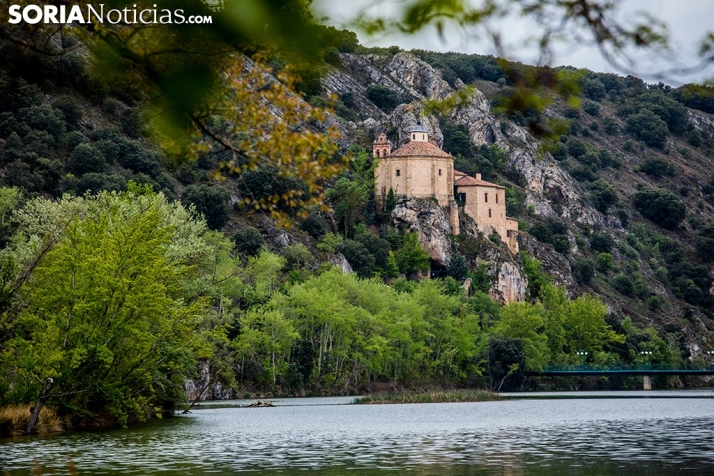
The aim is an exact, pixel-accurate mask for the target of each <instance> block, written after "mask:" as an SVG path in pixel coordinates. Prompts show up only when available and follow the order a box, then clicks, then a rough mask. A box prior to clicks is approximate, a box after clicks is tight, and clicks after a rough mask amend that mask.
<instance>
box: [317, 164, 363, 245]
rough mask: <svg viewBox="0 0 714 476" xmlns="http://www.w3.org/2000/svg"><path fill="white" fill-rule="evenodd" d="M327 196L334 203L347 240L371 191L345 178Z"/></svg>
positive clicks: (329, 190)
mask: <svg viewBox="0 0 714 476" xmlns="http://www.w3.org/2000/svg"><path fill="white" fill-rule="evenodd" d="M325 196H326V197H327V198H328V199H329V200H330V201H331V202H332V203H333V208H334V210H335V215H336V216H337V219H338V220H339V221H340V222H342V228H343V229H344V233H345V238H346V237H348V236H349V231H350V229H351V228H352V227H353V226H354V225H355V222H356V220H357V219H358V218H359V217H360V216H361V212H362V210H363V209H364V206H365V205H366V204H367V199H368V198H369V190H368V189H367V188H366V187H364V186H363V185H362V184H359V183H357V182H356V181H351V180H349V179H347V178H344V177H343V178H341V179H339V180H338V181H337V182H336V183H335V185H334V187H332V188H330V189H328V190H327V192H326V194H325Z"/></svg>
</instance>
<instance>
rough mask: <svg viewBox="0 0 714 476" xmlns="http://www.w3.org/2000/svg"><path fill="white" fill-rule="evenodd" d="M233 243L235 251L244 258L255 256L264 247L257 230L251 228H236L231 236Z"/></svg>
mask: <svg viewBox="0 0 714 476" xmlns="http://www.w3.org/2000/svg"><path fill="white" fill-rule="evenodd" d="M233 242H234V243H235V244H236V249H237V250H238V251H239V252H240V253H243V254H244V255H246V256H257V255H258V254H260V250H261V249H262V248H263V246H264V245H265V242H264V241H263V237H262V236H261V234H260V232H259V231H258V229H257V228H253V227H252V226H246V227H242V228H238V230H236V232H235V234H234V235H233Z"/></svg>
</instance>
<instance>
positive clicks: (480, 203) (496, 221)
mask: <svg viewBox="0 0 714 476" xmlns="http://www.w3.org/2000/svg"><path fill="white" fill-rule="evenodd" d="M409 135H410V141H409V142H408V143H407V144H405V145H404V146H402V147H400V148H399V149H397V150H395V151H392V144H391V143H390V142H389V141H388V140H387V136H386V135H385V134H384V133H382V134H379V137H377V140H376V141H374V144H373V145H372V155H373V156H374V157H375V158H378V159H380V161H379V165H378V166H377V169H376V170H375V172H374V173H375V196H376V198H377V201H378V203H380V204H381V205H383V204H384V201H385V199H386V197H387V194H388V193H389V190H390V189H391V190H392V191H393V192H394V195H395V196H396V197H404V198H422V199H435V200H436V201H437V202H438V204H439V205H440V206H442V207H448V208H449V222H450V225H451V229H452V231H453V234H454V235H458V234H459V231H460V230H459V211H462V212H463V213H466V215H468V216H470V217H471V218H473V220H474V221H475V222H476V225H477V226H478V229H479V231H481V232H482V233H485V234H490V233H491V232H493V231H495V232H496V233H498V234H499V236H500V237H501V240H503V241H504V242H505V243H506V244H507V245H508V248H509V249H510V250H511V251H512V252H514V253H517V252H518V241H517V240H516V235H517V232H518V221H517V220H516V219H514V218H509V217H507V216H506V189H505V187H502V186H500V185H496V184H495V183H491V182H487V181H485V180H482V179H481V174H476V177H470V176H468V175H466V174H465V173H463V172H459V171H458V170H454V157H452V156H451V155H450V154H447V153H446V152H444V151H443V150H441V149H440V148H439V147H438V146H437V145H436V142H435V141H434V140H433V139H430V138H429V132H428V131H427V130H426V129H424V127H423V126H421V125H420V124H417V126H416V127H414V128H413V129H412V130H411V131H409ZM456 198H458V200H459V202H460V205H461V210H459V208H460V207H459V204H457V202H456Z"/></svg>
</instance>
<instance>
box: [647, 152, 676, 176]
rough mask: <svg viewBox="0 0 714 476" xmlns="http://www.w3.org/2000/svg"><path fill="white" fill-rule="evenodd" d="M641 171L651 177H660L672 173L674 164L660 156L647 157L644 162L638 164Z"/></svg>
mask: <svg viewBox="0 0 714 476" xmlns="http://www.w3.org/2000/svg"><path fill="white" fill-rule="evenodd" d="M639 170H640V171H641V172H644V173H646V174H647V175H649V176H651V177H653V178H662V177H665V176H670V177H671V176H672V175H674V165H673V164H672V163H671V162H669V161H668V160H665V159H663V158H662V157H657V156H654V157H648V158H647V160H645V163H644V164H642V165H641V166H640V169H639Z"/></svg>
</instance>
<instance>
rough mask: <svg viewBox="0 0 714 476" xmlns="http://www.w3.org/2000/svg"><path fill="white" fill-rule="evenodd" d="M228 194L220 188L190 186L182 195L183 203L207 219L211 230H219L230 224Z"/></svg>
mask: <svg viewBox="0 0 714 476" xmlns="http://www.w3.org/2000/svg"><path fill="white" fill-rule="evenodd" d="M228 198H229V197H228V192H226V191H225V189H223V188H220V187H209V186H208V185H205V184H203V185H189V186H188V187H186V189H185V190H184V192H183V194H182V195H181V203H183V204H184V205H185V206H189V205H193V206H194V207H195V208H196V211H197V212H198V213H200V214H202V215H203V216H204V217H205V218H206V224H207V225H208V227H209V228H210V229H211V230H219V229H221V228H223V227H224V226H225V224H226V223H228V218H229V214H228Z"/></svg>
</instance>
